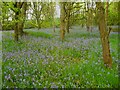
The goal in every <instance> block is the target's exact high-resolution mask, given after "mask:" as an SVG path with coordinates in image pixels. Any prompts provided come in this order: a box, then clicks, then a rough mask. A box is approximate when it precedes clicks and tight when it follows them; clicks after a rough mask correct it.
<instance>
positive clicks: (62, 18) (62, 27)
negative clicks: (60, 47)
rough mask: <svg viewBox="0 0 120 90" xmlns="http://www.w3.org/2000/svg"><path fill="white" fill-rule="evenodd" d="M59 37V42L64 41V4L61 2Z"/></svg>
mask: <svg viewBox="0 0 120 90" xmlns="http://www.w3.org/2000/svg"><path fill="white" fill-rule="evenodd" d="M60 37H61V40H62V41H63V40H64V37H65V4H64V2H61V8H60Z"/></svg>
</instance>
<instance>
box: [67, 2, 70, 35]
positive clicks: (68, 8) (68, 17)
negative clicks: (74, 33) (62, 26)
mask: <svg viewBox="0 0 120 90" xmlns="http://www.w3.org/2000/svg"><path fill="white" fill-rule="evenodd" d="M70 3H71V2H67V10H66V12H67V14H66V31H67V33H69V32H70V30H69V27H70Z"/></svg>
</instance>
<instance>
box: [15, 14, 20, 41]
mask: <svg viewBox="0 0 120 90" xmlns="http://www.w3.org/2000/svg"><path fill="white" fill-rule="evenodd" d="M18 16H19V12H16V13H15V27H14V33H15V35H14V39H15V41H18V38H19V33H18V32H19V30H18Z"/></svg>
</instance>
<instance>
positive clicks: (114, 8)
mask: <svg viewBox="0 0 120 90" xmlns="http://www.w3.org/2000/svg"><path fill="white" fill-rule="evenodd" d="M119 23H120V20H119V19H118V2H111V4H110V6H109V12H108V25H119Z"/></svg>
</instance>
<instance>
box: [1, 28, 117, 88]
mask: <svg viewBox="0 0 120 90" xmlns="http://www.w3.org/2000/svg"><path fill="white" fill-rule="evenodd" d="M25 31H26V32H27V33H28V34H27V35H24V36H23V37H22V38H20V40H19V42H14V39H13V36H14V35H13V31H4V32H3V33H2V35H3V36H2V53H3V56H2V87H3V88H35V87H36V88H117V87H118V33H116V32H111V34H110V49H111V54H112V59H113V66H112V68H111V69H108V68H106V67H105V66H104V63H103V59H102V46H101V42H100V35H99V31H98V29H97V28H94V29H93V32H88V31H86V28H80V27H72V28H71V29H70V33H69V34H67V33H66V36H65V40H64V41H63V42H62V41H61V40H60V31H59V29H56V32H53V30H52V28H50V29H41V30H37V29H26V30H25Z"/></svg>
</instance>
